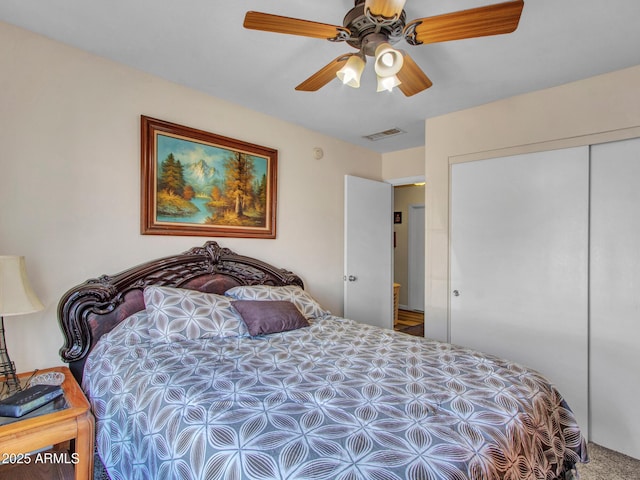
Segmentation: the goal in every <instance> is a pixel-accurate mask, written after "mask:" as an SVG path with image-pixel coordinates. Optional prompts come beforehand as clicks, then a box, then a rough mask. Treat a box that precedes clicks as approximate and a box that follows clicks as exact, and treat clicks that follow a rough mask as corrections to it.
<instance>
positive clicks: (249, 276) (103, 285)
mask: <svg viewBox="0 0 640 480" xmlns="http://www.w3.org/2000/svg"><path fill="white" fill-rule="evenodd" d="M147 285H164V286H169V287H180V288H190V289H192V290H200V291H203V292H209V293H217V294H223V293H224V292H225V291H227V290H228V289H229V288H231V287H234V286H237V285H298V286H300V287H302V288H304V284H303V282H302V280H301V279H300V277H298V276H297V275H295V274H294V273H292V272H290V271H288V270H284V269H281V268H276V267H273V266H272V265H269V264H268V263H265V262H263V261H261V260H257V259H255V258H251V257H246V256H243V255H238V254H236V253H234V252H232V251H231V250H229V249H228V248H222V247H220V245H218V244H217V243H216V242H213V241H211V242H207V243H205V244H204V246H202V247H195V248H192V249H191V250H189V251H187V252H184V253H181V254H179V255H174V256H170V257H164V258H160V259H157V260H152V261H150V262H147V263H143V264H140V265H137V266H135V267H132V268H129V269H127V270H125V271H123V272H120V273H118V274H116V275H102V276H101V277H98V278H94V279H90V280H87V281H86V282H84V283H82V284H81V285H78V286H76V287H73V288H72V289H71V290H69V291H68V292H67V293H65V294H64V295H63V297H62V299H61V300H60V303H59V304H58V320H59V322H60V327H61V328H62V332H63V334H64V339H65V341H64V346H63V347H62V348H61V349H60V356H61V357H62V360H63V361H65V362H67V363H69V368H70V369H71V372H72V373H73V375H74V376H75V378H76V379H77V380H78V381H79V382H81V381H82V372H83V369H84V363H85V361H86V357H87V355H88V354H89V352H90V351H91V349H92V348H93V347H94V346H95V344H96V342H97V341H98V339H99V338H100V337H101V336H102V335H104V334H105V333H107V332H109V331H111V330H112V329H113V328H114V327H115V326H116V325H118V324H119V323H120V322H121V321H123V320H124V319H126V318H127V317H129V316H130V315H132V314H134V313H135V312H138V311H140V310H143V309H144V308H145V307H144V300H143V293H142V291H143V289H144V288H145V287H146V286H147Z"/></svg>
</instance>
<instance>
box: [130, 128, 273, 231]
mask: <svg viewBox="0 0 640 480" xmlns="http://www.w3.org/2000/svg"><path fill="white" fill-rule="evenodd" d="M141 129H142V132H141V133H142V170H141V182H142V185H141V186H142V189H141V191H142V199H141V203H142V208H141V217H142V218H141V232H142V234H144V235H198V236H207V237H245V238H249V237H250V238H276V205H277V203H276V202H277V201H276V189H277V178H276V177H277V169H278V168H277V163H278V152H277V150H274V149H272V148H267V147H261V146H259V145H253V144H250V143H246V142H242V141H240V140H235V139H232V138H228V137H223V136H220V135H216V134H213V133H208V132H204V131H202V130H196V129H194V128H189V127H185V126H182V125H176V124H173V123H169V122H165V121H163V120H157V119H154V118H150V117H146V116H144V115H143V116H142V117H141Z"/></svg>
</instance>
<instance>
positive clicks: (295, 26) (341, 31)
mask: <svg viewBox="0 0 640 480" xmlns="http://www.w3.org/2000/svg"><path fill="white" fill-rule="evenodd" d="M244 27H245V28H249V29H251V30H263V31H265V32H275V33H288V34H290V35H301V36H303V37H313V38H324V39H327V40H328V39H336V40H346V39H347V38H349V35H350V32H349V30H348V29H346V28H344V27H339V26H337V25H329V24H326V23H318V22H312V21H311V20H301V19H299V18H289V17H281V16H280V15H272V14H270V13H261V12H247V14H246V15H245V17H244Z"/></svg>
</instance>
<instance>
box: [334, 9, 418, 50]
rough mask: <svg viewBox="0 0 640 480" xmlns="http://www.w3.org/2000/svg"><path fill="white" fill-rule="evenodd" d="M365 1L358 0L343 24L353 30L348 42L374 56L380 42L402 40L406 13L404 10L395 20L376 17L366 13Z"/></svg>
mask: <svg viewBox="0 0 640 480" xmlns="http://www.w3.org/2000/svg"><path fill="white" fill-rule="evenodd" d="M364 2H365V0H356V5H355V7H353V8H352V9H351V10H349V12H347V14H346V15H345V17H344V20H343V22H342V24H343V25H344V27H345V28H347V29H349V31H350V32H351V37H350V38H349V39H348V40H347V43H348V44H349V45H351V46H352V47H353V48H356V49H358V50H361V51H362V52H363V53H364V54H365V55H367V56H370V57H373V56H374V55H375V51H376V48H377V46H378V45H379V44H380V43H383V42H388V43H390V44H391V45H393V44H395V43H398V42H399V41H400V40H402V38H403V33H402V31H403V29H404V26H405V23H406V14H405V12H404V10H403V11H402V13H401V14H400V16H399V17H398V18H397V19H395V20H389V19H383V18H374V17H371V16H369V15H367V14H366V13H365V11H364Z"/></svg>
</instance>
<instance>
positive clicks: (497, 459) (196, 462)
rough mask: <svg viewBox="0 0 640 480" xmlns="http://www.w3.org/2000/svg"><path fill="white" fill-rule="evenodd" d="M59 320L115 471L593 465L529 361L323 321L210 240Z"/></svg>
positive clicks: (72, 294)
mask: <svg viewBox="0 0 640 480" xmlns="http://www.w3.org/2000/svg"><path fill="white" fill-rule="evenodd" d="M58 315H59V320H60V325H61V328H62V331H63V333H64V337H65V344H64V346H63V347H62V349H61V351H60V353H61V356H62V358H63V360H64V361H65V362H68V363H69V366H70V369H71V371H72V372H73V374H74V376H75V377H76V378H77V380H78V381H79V382H81V384H82V387H83V390H84V391H85V393H86V395H87V397H88V399H89V401H90V403H91V405H92V409H93V413H94V415H95V417H96V449H97V454H98V455H99V459H100V461H101V462H102V464H103V465H104V467H105V469H106V471H107V473H108V474H109V477H110V478H111V479H113V480H116V479H205V478H206V479H236V480H240V479H291V480H293V479H318V480H320V479H334V478H335V479H344V480H351V479H353V480H355V479H363V480H371V479H376V480H383V479H389V480H391V479H416V480H418V479H419V480H431V479H434V480H435V479H447V480H463V479H473V480H480V479H482V480H490V479H549V480H552V479H570V478H577V473H576V471H575V465H576V463H579V462H586V461H588V454H587V449H586V442H585V440H584V438H583V436H582V435H581V432H580V429H579V427H578V425H577V424H576V421H575V418H574V416H573V414H572V412H571V410H570V408H569V406H568V405H567V404H566V402H565V400H564V399H563V397H562V395H561V394H560V393H559V392H558V391H557V390H556V389H555V387H554V386H553V385H551V384H550V383H549V382H548V381H547V380H546V379H545V378H544V377H543V376H541V375H540V374H539V373H537V372H535V371H532V370H530V369H528V368H526V367H524V366H522V365H518V364H516V363H513V362H510V361H508V360H504V359H500V358H496V357H493V356H489V355H485V354H482V353H479V352H476V351H473V350H470V349H466V348H463V347H460V346H455V345H451V344H447V343H442V342H437V341H434V340H430V339H428V338H422V337H414V336H410V335H407V334H404V333H399V332H393V331H390V330H384V329H380V328H377V327H372V326H368V325H364V324H360V323H357V322H354V321H352V320H349V319H345V318H341V317H337V316H334V315H332V314H331V313H330V312H328V311H327V310H325V309H324V308H323V307H322V306H321V305H319V304H318V302H317V301H316V300H315V299H313V297H312V296H310V295H309V294H308V293H307V292H306V291H305V290H304V284H303V282H302V280H301V279H300V277H299V276H297V275H296V274H295V273H292V272H290V271H288V270H285V269H281V268H276V267H273V266H272V265H269V264H268V263H265V262H263V261H260V260H258V259H254V258H251V257H247V256H243V255H239V254H236V253H235V252H233V251H231V250H229V249H227V248H222V247H221V246H220V245H218V244H217V243H216V242H207V243H206V244H205V245H204V246H202V247H196V248H193V249H191V250H189V251H187V252H185V253H182V254H179V255H174V256H170V257H165V258H162V259H158V260H153V261H150V262H147V263H144V264H142V265H138V266H135V267H133V268H130V269H128V270H125V271H123V272H121V273H119V274H117V275H111V276H108V275H104V276H101V277H99V278H96V279H92V280H88V281H87V282H85V283H83V284H81V285H78V286H77V287H74V288H72V289H71V290H69V291H68V292H67V293H66V294H65V295H64V296H63V298H62V299H61V300H60V303H59V307H58Z"/></svg>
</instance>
